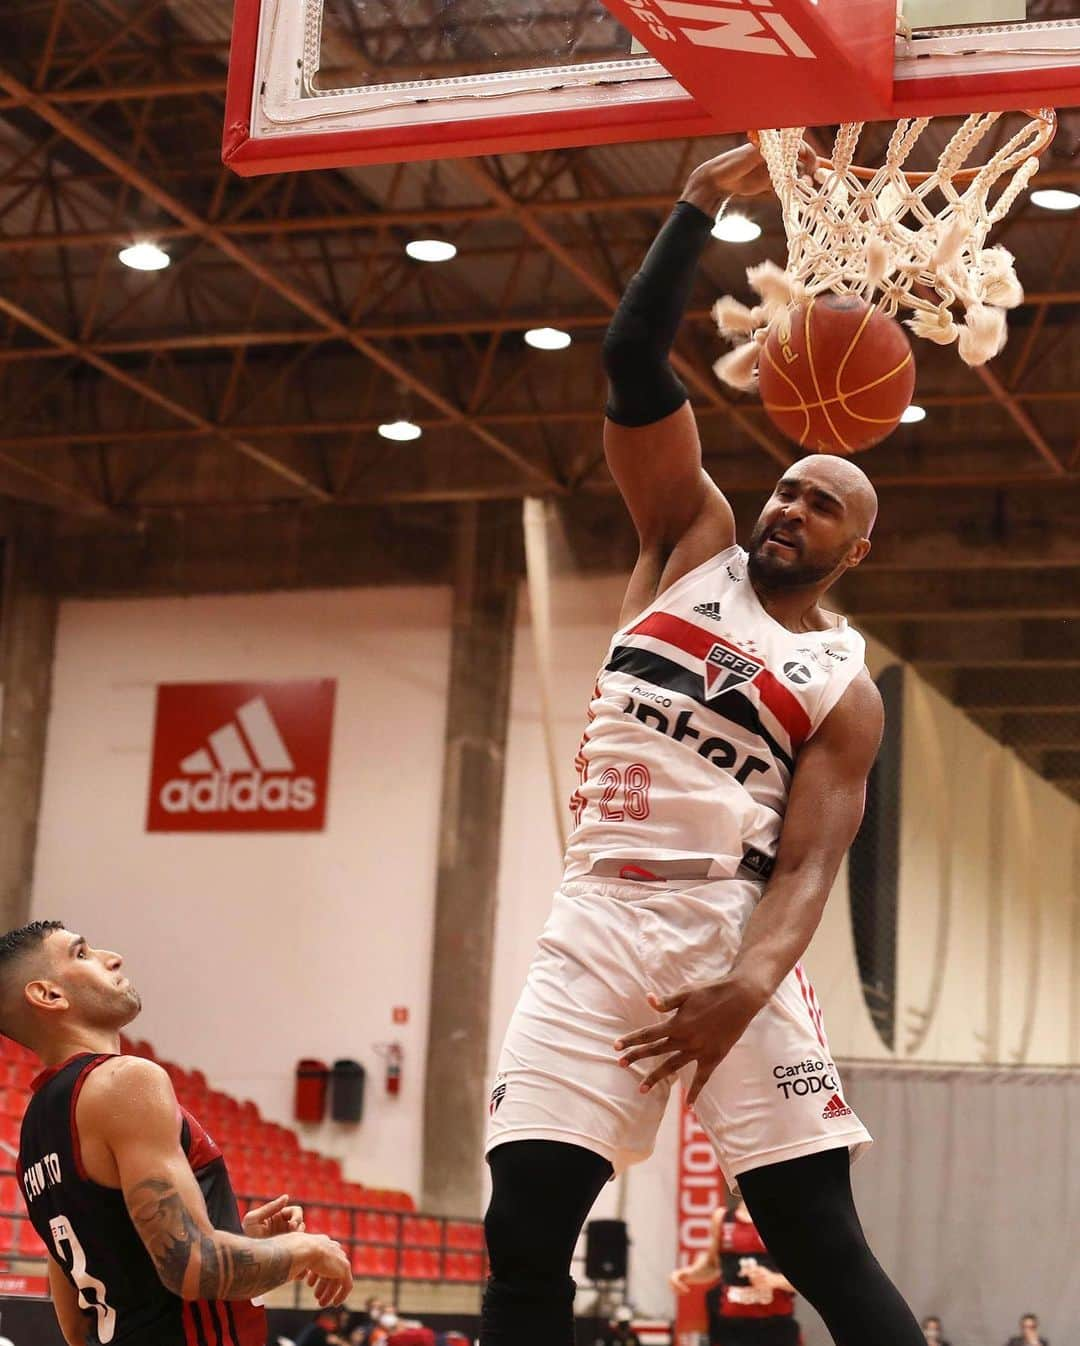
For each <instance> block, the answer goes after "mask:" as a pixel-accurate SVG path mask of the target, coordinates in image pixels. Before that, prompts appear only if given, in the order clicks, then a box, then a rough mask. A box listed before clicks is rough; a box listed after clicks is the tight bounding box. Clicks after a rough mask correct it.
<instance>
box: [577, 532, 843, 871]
mask: <svg viewBox="0 0 1080 1346" xmlns="http://www.w3.org/2000/svg"><path fill="white" fill-rule="evenodd" d="M747 559H748V558H747V554H746V552H744V551H743V550H742V548H741V547H738V546H734V547H729V548H728V549H727V550H726V551H723V552H720V553H719V555H717V556H714V557H712V558H711V559H710V560H708V561H706V562H705V563H704V564H703V565H700V566H698V568H697V569H696V570H693V571H691V572H690V573H689V574H688V575H684V576H683V578H682V579H680V580H679V581H677V582H676V583H675V584H673V585H672V586H671V588H670V589H667V590H665V591H664V593H662V594H661V595H660V597H659V598H657V599H656V601H655V602H654V603H652V604H651V605H650V606H649V607H648V608H646V609H645V611H644V612H643V613H642V614H641V615H639V616H638V617H636V618H635V619H634V620H633V622H632V623H631V624H630V625H629V626H626V627H623V629H622V630H620V631H617V632H616V633H615V636H614V637H613V639H612V642H611V646H610V648H609V650H608V654H607V658H606V660H605V661H604V667H603V668H602V669H601V671H600V675H599V677H598V679H597V685H596V690H595V693H594V696H593V700H592V703H591V705H590V707H589V724H588V726H587V728H586V730H585V736H584V738H583V740H582V745H581V750H580V753H579V754H578V759H577V767H578V771H579V775H580V785H579V786H578V789H577V791H576V792H575V794H574V796H573V798H572V800H571V808H572V810H573V812H574V815H575V818H576V821H577V825H576V827H575V829H574V831H573V833H572V835H571V837H570V842H569V847H568V851H567V862H566V877H567V878H575V877H577V876H580V875H584V874H587V873H589V872H590V871H592V870H593V869H594V867H595V866H596V865H597V864H598V862H601V861H604V860H605V859H606V860H619V861H630V862H633V861H640V862H642V867H643V868H647V865H648V862H649V861H650V860H653V861H660V860H684V861H685V860H688V859H697V860H701V861H702V862H703V863H704V864H705V867H706V870H707V872H708V874H709V875H710V876H712V877H715V878H734V877H735V876H736V875H738V876H739V877H741V878H753V877H755V876H756V877H757V878H760V879H765V878H767V877H768V875H769V873H770V872H771V870H772V865H773V860H774V858H775V856H776V849H777V844H778V841H779V837H780V828H781V826H782V824H783V820H784V811H785V809H786V807H787V799H788V792H789V790H790V787H791V777H792V773H793V771H794V768H795V759H796V757H797V755H798V752H799V749H800V747H801V746H802V745H803V744H804V743H805V742H806V741H807V740H808V739H809V738H811V737H812V735H813V734H814V733H815V732H816V731H817V729H818V728H819V727H820V726H821V724H822V722H823V721H824V719H825V717H826V716H827V715H828V714H829V712H830V711H831V710H832V708H833V707H834V706H835V705H836V703H837V701H839V699H840V697H841V696H842V695H843V694H844V692H845V691H846V690H847V688H848V687H849V686H850V685H851V682H852V680H853V679H854V678H855V677H856V676H857V675H858V673H859V672H860V670H861V669H862V668H863V665H864V656H865V642H864V641H863V638H862V636H860V635H859V633H858V632H857V631H854V630H853V629H852V628H851V627H850V626H848V624H847V622H846V620H845V619H844V618H843V617H837V618H836V620H835V625H834V626H832V627H831V628H830V629H829V630H826V631H800V632H795V631H789V630H788V629H787V628H786V627H784V626H781V625H780V623H779V622H777V621H775V620H774V619H773V618H772V617H770V616H769V614H768V613H767V612H766V611H765V609H764V608H763V607H762V605H761V603H760V602H759V600H758V597H757V595H756V594H755V592H754V588H753V585H752V584H751V583H750V579H749V576H748V574H747ZM627 877H630V876H629V875H628V876H627Z"/></svg>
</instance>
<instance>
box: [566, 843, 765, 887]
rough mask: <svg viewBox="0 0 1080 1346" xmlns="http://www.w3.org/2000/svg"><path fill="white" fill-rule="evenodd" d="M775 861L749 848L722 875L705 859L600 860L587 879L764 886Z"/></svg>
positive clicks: (718, 868)
mask: <svg viewBox="0 0 1080 1346" xmlns="http://www.w3.org/2000/svg"><path fill="white" fill-rule="evenodd" d="M774 864H775V861H774V859H773V857H772V856H771V855H766V854H765V852H764V851H759V850H756V849H755V848H754V847H748V848H747V849H746V850H745V851H744V852H743V857H742V860H741V862H740V864H739V867H738V868H737V869H736V871H735V873H734V874H732V873H731V872H730V871H728V872H723V869H725V868H726V866H725V867H721V865H720V864H719V862H718V861H716V860H712V859H710V858H709V857H708V856H707V855H690V856H687V857H686V859H684V860H633V859H628V858H620V857H619V856H611V855H605V856H599V857H598V858H597V859H596V860H594V861H593V864H592V867H591V868H590V869H589V871H588V877H589V878H594V879H619V880H621V881H622V882H624V883H686V882H704V881H706V880H708V879H728V878H748V879H755V880H757V881H758V882H763V881H765V880H767V879H768V878H769V876H770V875H771V874H772V871H773V866H774Z"/></svg>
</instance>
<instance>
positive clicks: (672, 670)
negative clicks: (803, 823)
mask: <svg viewBox="0 0 1080 1346" xmlns="http://www.w3.org/2000/svg"><path fill="white" fill-rule="evenodd" d="M604 667H605V670H606V671H607V672H609V673H626V674H629V675H630V676H631V677H635V678H640V679H641V680H642V681H643V682H648V683H651V684H652V686H654V687H663V688H664V690H665V691H669V692H678V693H679V695H680V696H686V697H689V698H690V699H691V700H692V701H696V702H697V703H698V705H699V706H702V707H704V709H705V710H707V711H709V712H710V713H711V714H713V715H715V716H717V717H718V718H719V719H722V720H728V721H729V722H730V723H731V724H736V725H738V726H739V727H740V728H741V729H745V730H747V731H748V732H750V733H752V734H756V735H757V737H758V738H759V739H760V740H761V742H762V743H763V744H764V745H765V747H767V748H768V750H769V752H771V753H772V755H773V758H774V759H775V761H776V764H777V765H778V766H779V767H782V768H783V769H784V770H785V771H787V772H788V773H789V774H790V773H791V772H793V771H794V770H795V759H794V757H793V756H792V755H791V753H790V752H787V751H785V749H784V748H783V747H782V746H781V744H780V743H779V741H778V740H777V739H776V737H775V736H774V735H773V734H771V733H770V732H769V731H768V729H766V727H765V725H764V724H763V723H762V720H761V715H760V713H759V711H758V708H757V707H756V706H755V705H754V703H753V702H752V701H751V700H750V698H749V697H748V696H746V695H745V694H744V693H743V692H741V691H739V689H738V688H737V687H732V688H729V689H728V690H727V691H726V692H722V693H721V694H720V695H719V696H715V697H713V698H712V699H707V698H706V696H705V683H704V680H703V679H702V676H701V674H700V673H695V672H693V671H692V670H691V669H689V668H686V667H685V666H684V665H683V664H678V663H676V662H675V661H674V660H673V659H665V658H664V656H663V655H662V654H656V653H655V652H654V651H652V650H648V649H645V647H644V646H641V645H619V646H617V647H616V648H615V649H614V650H613V651H612V654H611V658H610V659H609V660H608V662H607V664H605V666H604Z"/></svg>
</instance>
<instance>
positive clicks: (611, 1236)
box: [585, 1220, 630, 1281]
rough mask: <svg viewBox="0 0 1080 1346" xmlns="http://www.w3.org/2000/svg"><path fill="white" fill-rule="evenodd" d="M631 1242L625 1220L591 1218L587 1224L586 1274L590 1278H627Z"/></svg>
mask: <svg viewBox="0 0 1080 1346" xmlns="http://www.w3.org/2000/svg"><path fill="white" fill-rule="evenodd" d="M629 1243H630V1240H629V1239H628V1238H627V1236H626V1221H625V1220H590V1221H589V1223H588V1224H587V1225H586V1226H585V1275H586V1276H587V1277H588V1278H589V1280H591V1281H624V1280H626V1252H627V1248H628V1247H629Z"/></svg>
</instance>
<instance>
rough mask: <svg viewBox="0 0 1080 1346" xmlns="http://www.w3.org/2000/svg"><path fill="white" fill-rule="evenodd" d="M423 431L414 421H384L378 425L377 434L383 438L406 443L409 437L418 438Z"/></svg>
mask: <svg viewBox="0 0 1080 1346" xmlns="http://www.w3.org/2000/svg"><path fill="white" fill-rule="evenodd" d="M423 433H424V432H423V430H421V428H420V427H419V426H418V425H417V424H416V422H415V421H404V420H397V421H384V422H383V423H382V425H380V426H379V434H380V435H382V437H383V439H393V440H395V441H397V443H399V444H406V443H408V441H409V440H410V439H419V438H420V436H421V435H422V434H423Z"/></svg>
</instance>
